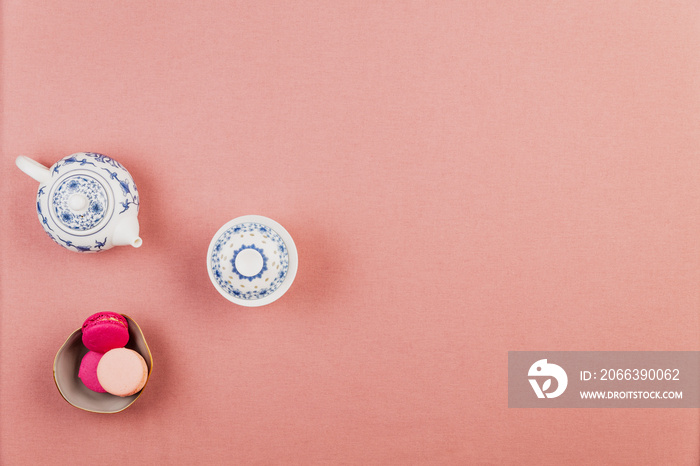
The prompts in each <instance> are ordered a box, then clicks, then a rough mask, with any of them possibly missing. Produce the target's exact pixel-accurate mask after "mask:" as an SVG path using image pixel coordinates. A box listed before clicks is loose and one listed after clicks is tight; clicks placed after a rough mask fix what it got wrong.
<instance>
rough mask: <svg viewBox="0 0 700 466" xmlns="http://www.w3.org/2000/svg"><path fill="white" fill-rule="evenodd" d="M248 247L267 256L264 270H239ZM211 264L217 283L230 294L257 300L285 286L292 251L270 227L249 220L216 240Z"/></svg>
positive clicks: (264, 257) (243, 298)
mask: <svg viewBox="0 0 700 466" xmlns="http://www.w3.org/2000/svg"><path fill="white" fill-rule="evenodd" d="M245 249H254V250H256V251H257V252H258V253H259V254H260V255H261V256H262V258H263V265H262V267H261V270H260V271H259V272H258V273H257V274H255V275H252V276H247V275H244V274H242V273H240V272H239V271H238V270H237V269H236V256H237V255H238V254H239V253H240V252H241V251H243V250H245ZM209 263H210V267H211V273H212V275H213V277H214V279H215V280H216V283H217V285H218V286H219V287H220V288H221V289H222V290H224V291H225V292H226V293H227V294H229V295H230V296H232V297H234V298H237V299H242V300H256V299H261V298H264V297H266V296H269V295H271V294H272V293H274V292H275V291H276V290H277V289H278V288H279V287H280V285H282V283H283V282H284V280H285V278H286V277H287V272H288V270H289V251H288V250H287V245H286V244H285V242H284V240H283V239H282V238H281V237H280V235H278V234H277V233H276V232H275V231H274V230H272V229H271V228H270V227H268V226H265V225H262V224H260V223H256V222H245V223H239V224H236V225H233V226H231V227H229V228H228V229H227V230H226V231H224V232H223V233H222V234H221V235H220V236H219V237H218V238H217V239H216V241H215V243H214V247H213V249H212V252H211V256H210V257H209Z"/></svg>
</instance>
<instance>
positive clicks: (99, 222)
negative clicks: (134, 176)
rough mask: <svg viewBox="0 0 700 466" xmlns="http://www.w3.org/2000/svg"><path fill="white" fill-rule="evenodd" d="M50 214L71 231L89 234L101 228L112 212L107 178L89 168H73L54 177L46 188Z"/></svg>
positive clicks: (110, 193)
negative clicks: (51, 183) (50, 184)
mask: <svg viewBox="0 0 700 466" xmlns="http://www.w3.org/2000/svg"><path fill="white" fill-rule="evenodd" d="M49 203H50V204H49V215H50V216H51V218H52V219H53V220H54V222H56V224H57V225H58V227H59V228H61V229H62V230H64V231H65V232H67V233H69V234H72V235H78V236H83V235H90V234H93V233H96V232H97V231H99V230H101V229H102V228H104V226H105V225H106V224H107V223H109V219H110V218H111V216H112V214H113V212H114V194H113V192H112V189H111V188H110V186H109V184H108V183H107V181H106V180H105V179H104V178H102V176H100V175H99V174H97V173H95V172H93V171H90V170H74V171H70V172H68V173H66V174H65V175H64V176H62V177H60V178H59V179H57V180H56V181H55V182H54V183H53V185H52V187H51V190H50V192H49Z"/></svg>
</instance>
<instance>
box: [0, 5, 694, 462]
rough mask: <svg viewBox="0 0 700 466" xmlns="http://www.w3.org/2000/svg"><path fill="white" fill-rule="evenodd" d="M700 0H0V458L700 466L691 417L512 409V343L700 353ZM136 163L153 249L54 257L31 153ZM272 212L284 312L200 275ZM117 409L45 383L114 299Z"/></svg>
mask: <svg viewBox="0 0 700 466" xmlns="http://www.w3.org/2000/svg"><path fill="white" fill-rule="evenodd" d="M699 20H700V15H699V7H698V4H697V2H693V1H680V2H638V1H615V2H609V1H595V2H577V1H570V2H553V1H535V2H481V1H473V2H466V1H457V2H446V1H438V2H393V1H392V2H367V1H350V2H308V1H303V2H248V3H247V4H243V3H242V2H228V1H211V2H93V1H78V0H68V1H60V2H45V1H20V0H5V1H3V3H2V26H3V27H2V45H3V48H2V50H3V52H2V57H1V59H2V70H3V74H2V83H1V84H2V106H3V107H2V136H3V137H2V164H1V165H0V167H1V173H2V182H1V183H0V194H1V199H2V202H3V208H2V209H0V233H1V237H0V238H1V247H0V260H1V267H0V279H1V290H0V291H1V293H2V294H1V299H2V302H1V305H2V314H1V317H0V319H1V326H2V333H1V338H0V345H1V346H0V350H1V353H0V368H1V379H0V397H2V398H1V399H2V403H1V411H0V463H2V464H7V465H14V464H98V463H99V464H127V462H129V464H131V463H133V464H221V463H226V462H228V463H239V464H249V463H260V464H289V463H291V464H339V463H351V464H367V463H370V464H474V463H482V464H483V463H486V464H503V463H512V464H536V465H543V464H571V463H577V462H584V463H588V464H600V463H615V464H630V463H634V464H644V463H646V464H697V463H698V461H699V451H700V440H699V438H700V422H699V421H700V417H699V415H698V410H692V409H675V410H674V409H656V410H655V409H636V410H635V409H603V410H570V409H561V410H555V409H530V410H518V409H509V408H508V407H507V352H508V351H509V350H698V349H700V346H699V335H700V332H699V328H700V323H699V318H698V315H699V309H700V241H698V237H699V235H700V182H699V181H700V155H699V154H700V152H699V149H700V130H699V128H700V125H699V124H698V123H700V118H699V116H700V97H699V96H700V55H699V54H698V50H699V48H700V29H698V24H699ZM77 151H95V152H101V153H105V154H108V155H110V156H112V157H114V158H116V159H117V160H119V161H121V162H122V163H123V164H124V165H125V166H126V167H127V168H128V169H129V171H130V172H131V173H132V175H133V176H134V178H135V180H136V183H137V185H138V187H139V190H140V193H141V212H140V217H139V218H140V221H141V233H142V238H143V241H144V243H143V247H141V248H140V249H133V248H128V247H123V248H118V249H113V250H111V251H107V252H104V253H100V254H98V255H80V254H77V253H73V252H69V251H67V250H64V249H62V248H60V247H58V246H56V245H55V244H53V243H52V242H51V241H50V240H49V239H48V238H47V237H46V235H45V234H44V232H43V231H42V228H41V226H40V225H39V223H38V222H37V216H36V213H35V193H36V189H37V184H36V183H35V182H34V181H33V180H31V179H30V178H29V177H27V176H25V175H24V174H22V173H21V172H20V171H19V170H17V169H16V168H15V166H14V158H15V157H16V156H17V155H18V154H25V155H28V156H31V157H33V158H35V159H36V160H38V161H40V162H42V163H44V164H48V165H50V164H52V163H53V162H55V161H56V160H58V159H59V158H61V157H63V156H66V155H68V154H71V153H73V152H77ZM244 214H261V215H265V216H268V217H271V218H273V219H275V220H277V221H278V222H280V223H281V224H282V225H284V226H285V227H286V228H287V230H289V232H290V233H291V235H292V236H293V237H294V239H295V241H296V243H297V247H298V250H299V257H300V259H299V263H300V266H299V272H298V275H297V279H296V282H295V283H294V285H293V286H292V288H291V289H290V291H289V292H288V294H287V295H285V296H284V297H283V298H282V299H280V300H279V301H277V302H275V303H273V304H271V305H269V306H267V307H263V308H258V309H246V308H242V307H238V306H236V305H234V304H231V303H229V302H228V301H226V300H225V299H223V298H222V297H221V296H220V295H219V294H218V293H217V292H216V290H215V289H214V288H213V286H212V285H211V284H210V282H209V279H208V277H207V272H206V269H205V255H206V250H207V247H208V244H209V240H210V239H211V236H212V235H213V234H214V232H216V230H217V229H218V228H219V227H220V226H221V225H223V224H224V223H225V222H226V221H228V220H230V219H232V218H234V217H236V216H239V215H244ZM103 309H106V310H113V311H116V312H121V313H125V314H128V315H130V316H131V317H133V318H134V319H135V320H136V321H137V322H139V324H140V325H141V327H142V328H143V331H144V333H145V335H146V338H147V340H148V342H149V344H150V346H151V351H152V353H153V357H154V370H153V374H152V377H151V380H150V382H149V384H148V386H147V387H146V390H145V392H144V394H143V396H142V397H141V398H140V399H138V400H137V401H136V403H135V404H134V405H133V406H131V407H130V408H128V409H127V410H126V411H124V412H122V413H120V414H116V415H97V414H91V413H87V412H83V411H80V410H78V409H75V408H73V407H71V406H70V405H69V404H67V403H66V402H65V401H64V400H63V399H62V398H61V396H60V395H59V393H58V391H57V390H56V387H55V386H54V382H53V379H52V375H51V367H52V363H53V357H54V354H55V352H56V350H57V349H58V348H59V346H60V345H61V344H62V343H63V341H64V340H65V338H66V337H67V336H68V335H69V334H70V333H71V332H72V331H73V330H74V329H76V328H77V327H78V326H79V325H80V324H81V323H82V320H83V319H84V318H85V317H86V316H88V315H89V314H91V313H93V312H95V311H97V310H103Z"/></svg>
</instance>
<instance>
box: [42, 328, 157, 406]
mask: <svg viewBox="0 0 700 466" xmlns="http://www.w3.org/2000/svg"><path fill="white" fill-rule="evenodd" d="M121 315H122V316H124V318H125V319H126V320H127V322H129V324H134V328H135V331H137V332H138V334H139V335H141V340H142V341H143V346H144V347H145V348H146V351H147V352H148V362H149V363H150V364H148V374H147V375H146V383H145V384H144V385H143V388H142V389H141V390H139V392H138V393H137V394H136V398H134V399H133V400H131V403H129V404H128V405H126V406H124V407H123V408H121V409H118V410H116V411H96V410H93V409H87V408H83V407H82V406H78V405H76V404H75V403H73V402H71V401H70V400H69V399H68V398H66V395H65V394H64V393H63V390H61V387H60V385H59V384H58V379H57V378H56V364H57V363H58V355H59V354H61V352H62V351H63V348H65V346H66V344H68V342H69V341H70V340H71V339H72V338H73V337H74V336H75V335H76V334H77V333H78V332H80V333H82V331H83V328H82V327H80V328H79V329H77V330H75V331H74V332H71V334H70V335H68V338H66V340H65V341H64V342H63V344H62V345H61V346H60V348H58V351H56V355H55V356H54V358H53V382H54V384H56V388H57V389H58V393H60V394H61V397H62V398H63V399H64V400H66V402H67V403H68V404H69V405H71V406H74V407H76V408H78V409H82V410H83V411H88V412H90V413H97V414H115V413H120V412H122V411H124V410H125V409H126V408H128V407H129V406H131V405H132V404H134V401H136V400H138V399H139V397H140V396H141V394H143V391H144V390H145V389H146V385H148V380H149V379H150V378H151V372H152V371H153V355H152V354H151V348H150V347H149V346H148V342H147V341H146V337H145V336H144V334H143V331H142V330H141V327H139V324H137V323H136V321H135V320H134V319H132V318H131V317H129V316H128V315H126V314H121ZM142 356H143V355H142Z"/></svg>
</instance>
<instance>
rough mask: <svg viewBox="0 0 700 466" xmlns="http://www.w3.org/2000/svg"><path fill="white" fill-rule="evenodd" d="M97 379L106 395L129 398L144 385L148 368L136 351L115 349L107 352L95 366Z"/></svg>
mask: <svg viewBox="0 0 700 466" xmlns="http://www.w3.org/2000/svg"><path fill="white" fill-rule="evenodd" d="M97 379H98V380H99V382H100V385H101V386H102V388H104V389H105V390H106V391H107V393H111V394H112V395H117V396H130V395H133V394H135V393H138V392H139V391H140V390H141V389H142V388H143V386H144V385H146V380H147V379H148V366H147V365H146V361H145V360H144V359H143V356H141V355H140V354H139V353H137V352H136V351H134V350H131V349H128V348H115V349H112V350H109V351H107V352H106V353H105V354H104V356H102V359H100V362H99V364H97Z"/></svg>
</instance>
